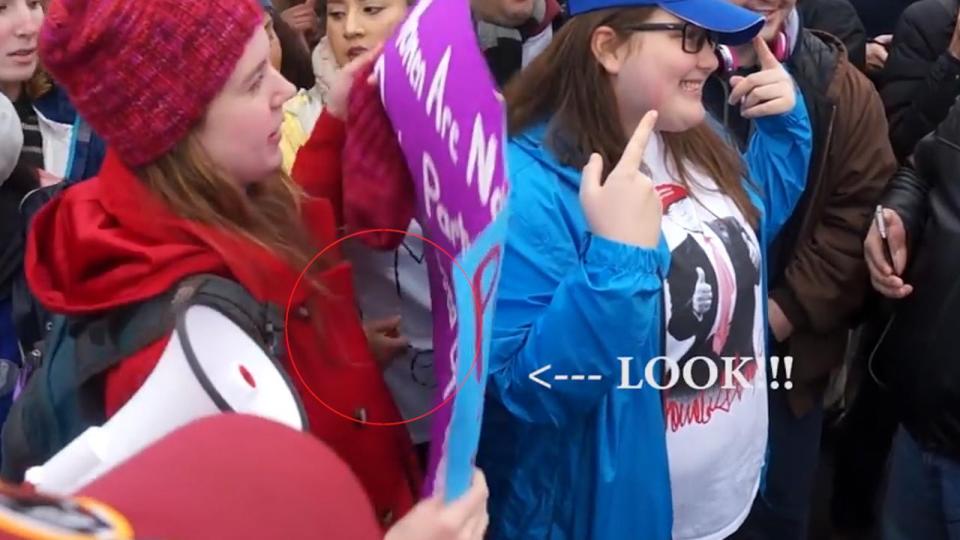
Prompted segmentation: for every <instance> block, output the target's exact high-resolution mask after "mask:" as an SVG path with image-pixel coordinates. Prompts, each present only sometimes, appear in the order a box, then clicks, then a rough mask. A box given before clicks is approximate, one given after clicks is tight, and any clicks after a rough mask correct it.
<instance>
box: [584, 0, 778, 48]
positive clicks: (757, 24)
mask: <svg viewBox="0 0 960 540" xmlns="http://www.w3.org/2000/svg"><path fill="white" fill-rule="evenodd" d="M644 6H653V7H659V8H661V9H663V10H665V11H669V12H670V13H672V14H674V15H676V16H677V17H679V18H680V19H683V20H684V21H687V22H689V23H692V24H695V25H697V26H700V27H702V28H705V29H707V30H710V31H711V32H716V33H717V35H718V39H719V40H720V42H721V43H724V44H727V45H740V44H742V43H746V42H748V41H750V40H751V39H753V37H754V36H756V35H757V34H759V33H760V30H761V29H762V28H763V25H764V19H763V17H762V16H760V15H759V14H757V13H754V12H753V11H750V10H749V9H746V8H742V7H740V6H737V5H735V4H731V3H730V0H569V5H568V8H569V11H570V16H577V15H582V14H584V13H588V12H591V11H596V10H598V9H607V8H625V7H644Z"/></svg>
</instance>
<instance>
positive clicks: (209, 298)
mask: <svg viewBox="0 0 960 540" xmlns="http://www.w3.org/2000/svg"><path fill="white" fill-rule="evenodd" d="M187 304H189V305H202V306H207V307H210V308H213V309H215V310H217V311H219V312H220V313H223V314H224V315H226V316H227V317H229V318H230V319H231V320H232V321H233V322H234V323H235V324H236V325H237V326H239V327H240V328H241V329H243V331H244V332H246V334H247V335H249V336H250V337H252V338H253V339H254V341H256V342H257V343H258V344H259V345H260V346H262V347H263V348H264V350H266V351H267V353H268V354H269V355H270V357H271V358H273V359H274V361H278V360H279V359H280V358H282V357H283V354H284V350H283V316H282V314H281V313H280V309H279V307H277V306H276V305H274V304H271V303H269V302H260V301H259V300H257V299H256V298H254V297H253V296H251V295H250V293H249V292H247V290H246V289H244V288H243V286H241V285H240V284H239V283H237V282H236V281H232V280H229V279H224V278H222V277H219V276H215V275H211V274H204V275H199V276H195V277H194V278H191V279H190V280H187V281H185V282H184V283H183V284H182V285H181V287H180V288H179V290H178V291H177V293H176V295H175V297H174V299H173V305H174V306H175V307H176V308H177V309H179V308H180V307H181V306H182V305H187Z"/></svg>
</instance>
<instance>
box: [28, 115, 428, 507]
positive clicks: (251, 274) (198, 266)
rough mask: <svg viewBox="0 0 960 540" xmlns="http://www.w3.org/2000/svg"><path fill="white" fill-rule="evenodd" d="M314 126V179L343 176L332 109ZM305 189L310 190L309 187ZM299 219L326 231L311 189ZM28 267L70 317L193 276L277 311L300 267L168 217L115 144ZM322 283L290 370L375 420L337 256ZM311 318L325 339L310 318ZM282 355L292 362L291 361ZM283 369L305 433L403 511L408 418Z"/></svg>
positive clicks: (409, 494) (412, 486)
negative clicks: (227, 283)
mask: <svg viewBox="0 0 960 540" xmlns="http://www.w3.org/2000/svg"><path fill="white" fill-rule="evenodd" d="M323 125H324V126H326V127H325V128H324V129H323V130H322V133H320V134H318V138H319V139H320V140H323V141H325V144H323V145H320V146H319V151H320V153H321V154H322V155H323V156H324V157H325V159H324V160H323V162H322V163H323V166H322V168H320V169H318V171H316V172H317V173H318V174H317V176H316V177H315V178H314V180H316V181H319V182H320V183H321V184H322V185H334V184H336V182H334V181H331V180H330V178H337V177H339V175H340V148H341V147H342V145H343V139H344V133H343V125H342V124H341V123H339V122H337V121H336V120H332V119H330V118H329V117H325V118H324V120H323ZM314 142H315V143H316V141H314ZM303 187H304V188H305V189H306V191H307V192H308V193H310V192H311V191H312V190H311V186H310V185H306V186H303ZM303 219H304V223H305V224H306V225H307V226H308V228H309V230H310V231H312V232H313V233H314V235H315V238H316V239H317V245H318V246H325V245H326V244H328V243H329V242H330V241H332V240H334V239H335V237H336V235H335V228H334V216H333V212H332V210H331V207H330V204H329V202H328V201H326V200H324V199H318V198H308V199H307V200H306V201H305V202H304V205H303ZM25 268H26V272H27V277H28V280H29V282H30V286H31V289H32V290H33V291H34V293H35V294H36V295H37V297H38V299H39V300H40V301H41V302H42V303H43V305H44V306H46V307H47V308H48V309H50V310H51V311H54V312H57V313H66V314H71V315H83V314H87V313H93V312H98V311H102V310H109V309H113V308H117V307H120V306H123V305H125V304H129V303H132V302H137V301H140V300H144V299H147V298H150V297H153V296H155V295H158V294H160V293H162V292H164V291H166V290H168V289H169V288H171V287H172V286H173V285H174V284H176V283H177V282H179V281H181V280H182V279H184V278H185V277H187V276H190V275H194V274H197V273H213V274H218V275H222V276H225V277H229V278H231V279H234V280H236V281H237V282H239V283H240V284H242V285H243V286H244V287H245V288H246V289H247V290H248V291H249V292H250V293H251V294H252V295H253V296H254V297H256V298H257V299H259V300H261V301H270V302H272V303H275V304H276V305H278V306H280V307H281V308H282V307H285V306H286V304H287V300H288V297H289V295H290V292H291V290H292V289H293V283H294V282H295V280H296V278H297V275H298V273H299V270H300V269H294V268H291V267H290V266H289V265H287V264H286V263H284V262H283V261H281V260H279V259H278V258H276V257H275V256H273V255H272V254H271V253H270V252H268V251H267V250H265V249H263V248H261V247H259V246H258V245H256V244H254V243H252V242H250V241H248V240H246V239H243V238H240V237H237V236H234V235H232V234H228V233H226V232H224V231H221V230H216V229H213V228H211V227H208V226H205V225H201V224H198V223H196V222H191V221H186V220H183V219H181V218H179V217H177V216H174V215H173V214H172V213H171V212H170V211H169V210H168V209H167V207H166V206H165V205H164V204H163V203H161V202H160V201H159V200H157V199H156V198H154V197H153V196H152V195H151V194H150V193H149V192H148V191H147V190H146V188H145V187H144V186H143V185H142V184H141V183H140V182H139V181H138V180H137V178H136V177H135V176H134V175H133V174H132V173H131V172H130V171H129V170H128V169H127V168H126V167H125V166H124V165H123V163H122V162H121V161H120V160H119V159H118V158H117V157H116V156H115V155H113V154H112V153H108V156H107V159H106V160H105V162H104V165H103V168H102V170H101V173H100V175H99V176H98V177H97V178H95V179H93V180H90V181H87V182H84V183H81V184H78V185H75V186H73V187H71V188H70V189H69V190H67V191H66V192H65V194H64V196H63V197H60V198H58V199H56V200H55V201H52V202H51V203H50V204H48V205H47V207H45V208H44V209H43V210H42V211H41V212H40V213H39V214H38V215H37V217H36V221H35V223H34V225H33V228H32V231H31V236H30V239H29V242H28V248H27V255H26V260H25ZM319 280H320V282H321V285H322V286H323V288H324V289H325V291H324V292H323V293H320V294H322V296H321V297H320V298H319V301H318V302H313V303H311V304H310V305H316V306H317V309H318V312H317V313H311V312H310V310H306V311H305V310H304V308H306V306H307V304H306V302H305V301H306V300H307V296H308V292H307V289H306V288H305V287H303V286H301V287H299V288H298V290H297V292H296V295H295V296H294V302H293V305H292V306H291V308H290V317H289V323H288V332H289V343H290V347H291V352H292V353H293V355H294V357H295V358H296V361H297V367H298V368H299V372H300V373H301V374H302V376H303V378H304V379H305V380H306V381H308V383H309V387H310V388H311V389H312V390H313V391H314V392H315V393H316V394H317V395H319V396H320V397H321V398H322V399H323V400H324V401H325V402H326V403H327V404H329V405H330V406H331V407H333V408H335V409H336V410H338V411H340V412H342V413H343V414H346V415H348V416H354V417H365V418H366V419H367V420H370V421H373V422H390V421H397V420H399V419H400V415H399V413H398V411H397V409H396V406H395V405H394V403H393V400H392V398H391V396H390V393H389V391H388V389H387V387H386V385H385V383H384V381H383V379H382V375H381V373H380V370H379V368H378V367H377V365H376V363H375V361H374V360H373V358H372V356H371V354H370V352H369V350H368V347H367V342H366V338H365V336H364V333H363V330H362V327H361V325H360V319H359V316H358V314H357V312H356V309H355V307H354V300H353V298H354V291H353V284H352V279H351V271H350V267H349V265H348V263H346V262H338V263H337V264H335V265H334V266H333V267H332V268H330V269H328V270H326V271H324V272H323V273H322V274H321V275H320V276H319ZM318 317H319V318H320V320H321V321H322V326H323V328H324V330H323V332H322V337H320V336H318V334H317V332H316V331H315V330H314V327H313V324H312V322H311V321H310V320H308V319H312V318H318ZM168 339H169V337H167V338H164V339H161V340H160V341H159V342H157V343H154V344H153V345H151V346H148V347H147V348H145V349H144V350H142V351H141V352H140V353H138V354H136V355H134V356H132V357H130V358H128V359H127V360H125V361H123V362H122V363H121V364H120V365H118V366H117V367H116V368H115V369H113V370H112V371H111V372H110V373H109V374H108V375H107V378H106V395H105V404H106V409H107V413H108V415H109V414H112V413H114V412H116V411H117V410H118V409H119V408H120V407H121V406H122V405H123V404H124V403H125V402H126V401H127V400H128V399H129V398H130V397H132V396H133V394H134V393H135V392H136V391H137V389H138V388H139V387H140V386H141V385H142V384H143V382H144V380H146V378H147V376H148V375H149V374H150V372H151V370H152V369H153V367H154V365H155V364H156V362H157V360H158V359H159V356H160V354H161V352H162V351H163V349H164V347H165V345H166V342H167V340H168ZM283 362H284V363H285V364H286V367H287V368H288V371H291V370H290V364H289V363H290V359H289V358H284V359H283ZM291 378H292V379H293V380H294V383H295V384H296V385H297V389H298V391H299V393H300V396H301V398H302V401H303V403H304V407H305V409H306V412H307V417H308V421H309V423H310V429H311V431H312V432H313V434H314V435H316V436H317V437H319V438H320V439H322V440H323V441H324V442H326V443H327V444H328V445H330V446H331V447H332V448H333V449H334V450H335V451H336V452H337V453H338V454H339V455H340V456H341V457H342V458H343V459H344V460H345V461H346V462H347V463H348V464H350V466H351V467H352V469H353V470H354V472H355V473H356V475H357V476H358V477H359V478H360V480H361V482H362V484H363V485H364V487H365V488H366V491H367V494H368V495H369V496H370V498H371V501H372V502H373V506H374V508H375V509H376V511H377V512H378V516H379V517H381V518H382V519H383V521H385V522H388V521H392V520H393V519H396V518H399V517H400V516H401V515H403V514H404V513H405V512H406V511H407V510H409V509H410V507H411V506H412V505H413V503H414V502H415V500H416V497H417V495H418V492H419V487H420V486H419V484H420V471H419V469H418V466H417V464H416V458H415V457H414V454H413V451H412V447H411V443H410V440H409V436H408V435H407V431H406V429H405V427H404V426H396V427H374V426H363V425H360V424H357V423H354V422H351V421H349V420H347V419H345V418H342V417H340V416H338V415H336V414H334V413H333V412H331V411H329V410H328V409H327V408H325V407H324V406H323V405H322V404H320V403H319V402H318V401H317V400H316V399H315V398H314V397H312V396H311V393H310V392H309V391H308V390H307V389H306V388H305V387H304V386H303V385H302V384H301V382H300V381H299V379H298V378H297V377H291ZM175 396H176V392H175V389H171V397H172V398H173V399H176V397H175ZM264 459H270V456H264Z"/></svg>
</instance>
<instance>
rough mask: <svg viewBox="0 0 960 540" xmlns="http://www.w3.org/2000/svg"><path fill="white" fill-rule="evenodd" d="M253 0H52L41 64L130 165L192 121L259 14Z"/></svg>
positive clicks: (151, 156)
mask: <svg viewBox="0 0 960 540" xmlns="http://www.w3.org/2000/svg"><path fill="white" fill-rule="evenodd" d="M263 16H264V15H263V9H262V8H261V7H260V5H259V4H258V3H257V1H256V0H53V2H52V3H51V5H50V9H49V11H48V13H47V16H46V19H45V21H44V25H43V28H42V29H41V31H40V57H41V60H42V63H43V65H44V67H45V68H46V69H47V71H49V72H50V74H51V75H52V76H53V78H54V79H55V80H56V81H57V82H58V83H59V84H60V85H61V86H62V87H63V88H64V89H65V90H66V91H67V94H69V96H70V99H71V100H72V102H73V104H74V105H75V106H76V108H77V110H78V111H79V113H80V115H81V116H82V117H83V118H84V119H85V120H86V121H87V122H89V123H90V125H91V126H92V127H93V129H94V131H96V132H97V133H98V134H99V135H100V136H102V137H103V138H104V140H106V141H107V144H108V145H109V146H110V147H111V148H113V149H114V150H115V151H116V152H117V154H118V155H119V156H120V158H121V159H122V160H123V161H124V162H125V163H126V164H127V165H128V166H130V167H138V166H140V165H144V164H147V163H150V162H151V161H153V160H155V159H156V158H158V157H160V156H161V155H163V154H164V153H166V152H167V151H168V150H170V149H171V148H173V146H174V145H175V144H176V143H177V142H179V141H180V140H181V139H182V138H183V137H184V136H186V134H187V133H188V132H189V130H190V128H191V127H193V125H194V124H195V123H196V122H197V121H199V120H200V118H201V117H202V116H203V113H204V111H205V110H206V108H207V106H208V105H209V104H210V102H211V101H212V100H213V98H214V97H215V96H216V95H217V94H218V93H219V92H220V90H221V89H222V88H223V85H224V84H225V83H226V81H227V79H228V78H229V77H230V74H231V73H232V72H233V70H234V68H235V67H236V64H237V61H238V60H239V59H240V57H241V56H242V55H243V52H244V49H245V47H246V44H247V42H248V41H249V40H250V38H251V36H253V32H254V30H255V29H256V28H257V27H259V26H260V25H261V24H262V23H263Z"/></svg>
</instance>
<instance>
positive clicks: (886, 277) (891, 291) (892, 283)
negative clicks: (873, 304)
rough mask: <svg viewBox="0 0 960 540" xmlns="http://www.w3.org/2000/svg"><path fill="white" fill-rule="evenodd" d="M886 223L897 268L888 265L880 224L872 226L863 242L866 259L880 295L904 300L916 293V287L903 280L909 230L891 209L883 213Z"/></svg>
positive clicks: (872, 282)
mask: <svg viewBox="0 0 960 540" xmlns="http://www.w3.org/2000/svg"><path fill="white" fill-rule="evenodd" d="M883 220H884V223H885V224H886V228H887V243H888V244H889V245H890V252H891V253H892V254H893V265H894V267H895V268H892V267H891V266H890V263H889V262H887V255H886V252H885V251H886V250H885V249H884V247H883V239H882V238H880V231H879V230H877V223H876V220H874V222H873V223H872V224H871V225H870V232H869V233H867V238H866V240H864V241H863V258H864V259H865V260H866V262H867V269H868V270H869V271H870V283H871V284H872V285H873V288H874V289H876V290H877V292H879V293H880V294H882V295H884V296H886V297H887V298H895V299H898V298H904V297H905V296H907V295H909V294H910V293H912V292H913V286H912V285H907V284H906V283H904V281H903V278H901V277H900V276H901V275H903V271H904V269H905V268H906V267H907V230H906V228H905V227H904V226H903V220H902V219H900V215H899V214H897V213H896V212H895V211H893V210H891V209H889V208H884V209H883Z"/></svg>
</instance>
